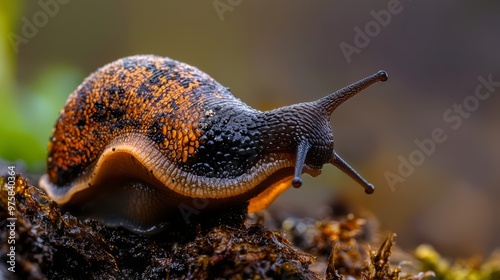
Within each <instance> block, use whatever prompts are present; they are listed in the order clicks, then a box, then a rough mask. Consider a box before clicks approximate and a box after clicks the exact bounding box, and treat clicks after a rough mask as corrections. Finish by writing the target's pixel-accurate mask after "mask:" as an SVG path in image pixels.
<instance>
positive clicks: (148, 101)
mask: <svg viewBox="0 0 500 280" xmlns="http://www.w3.org/2000/svg"><path fill="white" fill-rule="evenodd" d="M242 109H243V110H242ZM256 113H257V114H258V113H260V112H259V111H256V110H253V109H251V108H250V107H248V106H247V105H245V104H244V103H242V102H241V101H240V100H239V99H237V98H235V97H234V96H233V95H232V94H231V93H230V92H229V90H228V89H227V88H225V87H223V86H222V85H220V84H219V83H217V82H216V81H215V80H214V79H213V78H211V77H210V76H208V75H207V74H205V73H203V72H202V71H200V70H198V69H197V68H195V67H192V66H189V65H187V64H184V63H181V62H178V61H175V60H171V59H169V58H163V57H157V56H151V55H143V56H133V57H127V58H123V59H120V60H118V61H116V62H113V63H111V64H108V65H106V66H104V67H103V68H101V69H99V70H98V71H96V72H95V73H94V74H92V75H91V76H89V77H88V78H87V79H86V80H85V81H84V83H83V84H82V85H81V86H79V87H78V88H77V89H76V90H75V91H74V92H73V93H72V95H71V96H70V97H69V99H68V101H67V103H66V105H65V106H64V108H63V110H62V111H61V113H60V116H59V119H58V120H57V123H56V126H55V128H54V131H53V136H52V138H51V139H50V143H49V157H48V167H47V169H48V171H47V174H48V177H49V180H50V181H51V182H52V183H54V184H55V185H58V186H61V187H63V186H66V185H68V184H69V183H70V182H71V181H72V180H75V178H77V177H79V176H81V175H82V174H83V173H85V172H88V169H89V166H91V165H92V164H93V163H95V162H96V160H97V159H98V157H99V156H100V154H101V152H102V151H103V150H104V149H105V148H106V146H107V145H109V144H110V143H111V141H112V139H115V138H117V137H119V136H120V135H126V134H131V133H132V134H133V133H137V134H140V135H143V136H145V137H147V138H148V139H149V140H150V141H151V143H154V145H156V146H157V147H156V148H157V149H158V150H161V151H162V152H163V153H164V156H165V157H166V158H167V159H169V160H170V161H171V162H174V163H175V165H176V168H180V169H182V170H184V171H186V172H191V173H193V174H196V175H200V176H205V177H214V178H228V177H229V178H230V177H236V176H239V175H241V174H242V173H243V172H245V170H246V169H247V168H248V167H249V166H250V165H252V164H254V163H255V162H256V161H257V160H258V157H259V155H260V152H261V150H260V148H259V147H260V146H259V145H258V136H259V135H258V134H259V130H258V126H259V125H258V124H257V123H258V122H259V120H258V118H257V117H256V115H255V114H256ZM241 114H246V115H247V116H243V117H241V118H239V119H240V120H241V121H239V123H233V124H231V125H232V127H231V128H230V129H229V130H228V129H227V125H228V121H229V120H231V119H235V118H234V116H235V115H241ZM252 123H253V124H252ZM252 127H254V128H255V129H253V130H252V129H251V128H252ZM229 134H231V135H229ZM151 172H153V170H151ZM155 172H157V170H155Z"/></svg>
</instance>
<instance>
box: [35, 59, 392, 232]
mask: <svg viewBox="0 0 500 280" xmlns="http://www.w3.org/2000/svg"><path fill="white" fill-rule="evenodd" d="M385 80H387V74H386V73H385V72H384V71H379V72H377V73H376V74H373V75H371V76H369V77H367V78H364V79H362V80H360V81H358V82H356V83H353V84H351V85H349V86H347V87H345V88H343V89H341V90H338V91H336V92H334V93H332V94H330V95H328V96H326V97H323V98H321V99H319V100H317V101H313V102H306V103H300V104H294V105H290V106H286V107H282V108H278V109H275V110H270V111H265V112H262V111H258V110H255V109H253V108H251V107H249V106H248V105H246V104H245V103H243V102H242V101H240V100H239V99H237V98H236V97H234V96H233V95H232V94H231V92H230V90H229V89H228V88H226V87H224V86H222V85H221V84H219V83H218V82H216V81H215V80H214V79H213V78H211V77H210V76H209V75H208V74H206V73H204V72H202V71H200V70H199V69H197V68H195V67H193V66H190V65H187V64H185V63H182V62H179V61H176V60H172V59H169V58H165V57H158V56H153V55H137V56H131V57H126V58H122V59H119V60H117V61H115V62H112V63H110V64H107V65H105V66H104V67H102V68H100V69H99V70H97V71H96V72H94V73H93V74H91V75H90V76H89V77H88V78H86V79H85V80H84V82H83V83H82V84H81V85H80V86H79V87H78V88H77V89H76V90H75V91H74V92H73V93H72V94H71V95H70V96H69V98H68V100H67V101H66V104H65V105H64V108H63V109H62V110H61V112H60V115H59V118H58V120H57V122H56V124H55V127H54V129H53V134H52V137H51V138H50V141H49V144H48V159H47V172H46V174H45V175H43V176H42V177H41V179H40V182H39V183H40V186H41V187H42V188H43V189H44V190H45V191H46V192H47V194H48V195H49V196H50V197H51V198H52V199H53V200H54V201H56V202H57V203H59V204H61V205H63V206H68V207H70V208H74V209H78V211H80V213H83V214H84V215H86V216H89V217H93V218H96V219H98V220H100V221H101V222H103V223H104V224H106V225H110V226H122V227H125V228H127V229H129V230H131V231H134V232H138V233H154V232H156V231H158V230H160V229H162V228H163V226H164V225H165V222H167V223H168V221H169V220H171V219H173V217H178V216H179V215H180V214H179V209H181V208H182V207H183V206H187V207H189V209H198V210H199V211H211V210H214V209H225V208H228V207H232V206H235V205H239V204H242V203H246V202H248V203H249V204H248V211H249V212H255V211H258V210H260V209H263V208H265V207H267V206H268V205H269V204H270V203H271V202H272V201H273V200H274V199H275V198H276V197H277V196H278V195H279V194H280V193H282V192H283V191H285V190H286V189H287V188H288V187H289V186H290V185H293V186H294V187H300V186H301V184H302V179H301V176H302V173H308V174H310V175H312V176H317V175H319V173H320V172H321V169H322V167H323V165H324V164H327V163H330V164H333V165H334V166H336V167H338V168H339V169H340V170H342V171H343V172H345V173H346V174H347V175H349V176H350V177H352V178H353V179H354V180H356V181H357V182H358V183H359V184H361V185H362V186H363V187H364V188H365V190H366V192H367V193H371V192H373V190H374V187H373V186H372V185H371V184H369V183H368V182H367V181H365V180H364V179H363V178H362V177H361V176H360V175H359V174H358V173H357V172H356V171H354V170H353V169H352V168H351V167H350V166H349V165H348V164H347V163H346V162H345V161H344V160H343V159H342V158H341V157H340V156H339V155H338V154H337V153H336V152H335V151H334V147H333V143H334V142H333V135H332V130H331V126H330V115H331V114H332V112H333V111H334V110H335V109H336V108H337V107H338V106H339V105H340V104H342V103H343V102H345V101H346V100H348V99H349V98H351V97H352V96H354V95H355V94H356V93H358V92H359V91H361V90H363V89H365V88H367V87H368V86H370V85H372V84H374V83H376V82H378V81H385Z"/></svg>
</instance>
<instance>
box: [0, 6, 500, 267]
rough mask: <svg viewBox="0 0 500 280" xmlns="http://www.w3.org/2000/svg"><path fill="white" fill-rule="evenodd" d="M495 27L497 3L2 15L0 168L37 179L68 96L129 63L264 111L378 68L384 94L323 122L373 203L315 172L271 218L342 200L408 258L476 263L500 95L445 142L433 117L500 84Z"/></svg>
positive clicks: (498, 227) (499, 164)
mask: <svg viewBox="0 0 500 280" xmlns="http://www.w3.org/2000/svg"><path fill="white" fill-rule="evenodd" d="M389 9H391V10H392V11H393V12H394V11H398V12H397V13H392V14H391V18H390V20H388V19H387V18H385V20H386V23H384V25H385V26H382V25H380V24H378V27H379V29H377V27H376V25H377V24H375V25H374V23H373V21H374V20H375V18H374V15H373V14H374V13H376V14H381V12H380V11H381V10H386V11H389ZM371 11H374V12H371ZM499 12H500V2H498V1H480V2H477V1H476V2H474V1H464V0H462V1H452V0H445V1H438V2H436V1H430V0H427V1H423V0H422V1H411V0H401V1H395V0H388V1H314V2H312V1H310V2H306V1H284V0H280V1H246V0H214V1H212V0H211V1H196V2H194V1H147V2H145V1H118V0H113V1H97V0H91V1H90V0H89V1H76V0H39V1H2V2H1V3H0V35H1V36H0V98H1V99H0V100H1V103H0V104H1V110H0V119H1V121H0V158H3V159H5V160H8V161H17V163H16V165H18V166H26V167H27V169H28V170H29V171H30V172H32V173H35V174H41V173H42V172H43V171H44V160H45V153H46V144H47V141H48V138H49V136H50V132H51V128H52V125H53V124H54V122H55V120H56V118H57V115H58V112H59V110H60V109H61V108H62V106H63V104H64V102H65V100H66V98H67V96H68V94H69V93H70V92H71V91H73V90H74V89H75V88H76V87H77V86H78V84H80V83H81V81H82V80H83V78H84V77H85V76H87V75H88V74H89V73H91V72H92V71H94V70H95V69H97V68H98V67H101V66H103V65H104V64H106V63H108V62H111V61H113V60H115V59H118V58H120V57H124V56H128V55H133V54H146V53H152V54H157V55H161V56H169V57H171V58H174V59H177V60H180V61H183V62H187V63H189V64H191V65H195V66H197V67H199V68H200V69H202V70H203V71H205V72H207V73H209V74H210V75H211V76H212V77H214V78H215V79H216V80H217V81H219V82H220V83H222V84H223V85H225V86H228V87H230V88H231V90H232V92H233V93H234V94H235V95H236V96H237V97H239V98H241V99H242V100H243V101H244V102H246V103H247V104H249V105H250V106H252V107H254V108H258V109H262V110H265V109H271V108H275V107H278V106H283V105H288V104H291V103H297V102H303V101H310V100H314V99H317V98H320V97H322V96H324V95H326V94H328V93H330V92H332V91H334V90H337V89H339V88H340V87H343V86H345V85H347V84H349V83H352V82H354V81H356V80H358V79H360V78H363V77H365V76H367V75H369V74H372V73H374V72H375V71H377V70H379V69H384V70H386V71H387V72H388V73H389V77H390V78H389V81H388V82H386V83H380V84H377V85H375V86H373V87H371V88H370V89H368V90H366V91H364V92H363V93H361V94H360V95H358V96H356V97H355V98H354V99H353V100H350V101H349V102H348V103H345V104H344V105H343V106H341V107H340V108H339V109H337V111H336V112H334V114H333V117H332V125H333V128H334V134H335V135H334V137H335V140H336V150H337V151H338V153H339V154H340V155H342V156H343V158H344V159H345V160H347V161H348V162H349V163H350V164H351V165H352V166H353V167H355V168H356V169H357V170H358V171H359V172H360V173H362V174H363V176H364V177H365V178H367V179H368V180H369V181H371V182H372V183H373V184H374V185H375V186H376V187H377V189H376V192H375V193H374V194H373V195H366V194H364V192H363V191H362V189H361V188H360V187H359V186H358V185H357V184H356V183H355V182H353V181H352V180H350V179H349V178H347V176H345V175H344V174H343V173H341V172H340V171H338V170H337V169H335V168H334V167H333V166H325V167H324V171H323V174H322V175H321V176H319V177H317V178H311V177H309V176H305V183H304V185H303V187H302V188H300V189H290V190H289V191H287V192H286V193H285V194H284V195H283V196H281V197H280V198H279V199H278V200H277V201H276V202H275V203H274V204H273V205H272V206H271V210H272V211H275V212H283V211H285V212H286V213H288V215H296V216H299V217H306V216H311V215H312V216H314V215H322V214H324V213H323V212H324V211H325V208H324V207H322V205H331V203H332V201H340V200H341V201H344V202H345V201H347V202H348V203H349V204H351V205H356V208H358V209H363V211H365V212H366V213H371V214H370V215H372V216H374V217H376V219H378V221H379V226H380V228H381V229H382V230H384V231H387V232H396V233H397V234H398V237H397V242H398V244H399V245H400V246H402V247H403V248H404V249H406V250H412V249H413V248H414V247H415V246H417V245H418V244H420V243H429V244H431V245H433V246H434V247H436V248H437V249H438V250H439V251H440V252H442V253H443V254H445V255H447V256H450V257H467V256H473V255H479V256H486V255H487V254H489V253H490V252H491V251H492V250H494V248H497V247H500V221H499V218H498V216H499V214H500V188H499V184H500V172H499V169H500V129H499V128H500V110H499V109H500V96H499V95H500V87H497V88H495V89H494V91H493V92H492V93H491V95H490V96H489V98H487V99H486V100H484V101H479V104H478V106H477V108H475V109H474V110H473V111H471V112H469V116H468V117H467V118H463V117H462V118H461V120H462V121H463V122H462V123H461V125H460V126H459V127H458V128H457V129H455V130H454V129H452V128H451V124H452V123H449V122H446V121H445V120H444V119H443V114H444V113H445V112H446V111H447V110H450V109H453V106H454V104H462V103H463V102H464V100H465V99H466V98H469V99H467V100H470V98H471V97H470V96H473V94H474V92H475V89H476V86H478V85H479V81H478V77H479V76H483V77H486V78H487V77H488V76H489V75H492V79H493V80H494V81H500V51H499V50H500V36H499V35H500V17H499V16H498V14H499ZM382 13H383V12H382ZM367 24H368V27H369V28H371V29H369V32H370V30H371V32H372V33H371V34H372V35H373V36H370V37H368V38H369V42H364V45H363V46H362V47H360V48H359V49H358V50H357V52H356V53H353V54H352V55H350V56H349V59H346V56H345V55H344V53H343V52H342V50H341V48H340V44H341V43H342V42H345V43H346V44H349V45H351V46H354V47H356V43H355V35H356V29H355V28H356V27H358V28H360V29H361V30H365V27H366V26H367ZM364 33H365V34H366V31H364ZM365 41H366V40H365ZM359 46H361V45H359V42H358V47H359ZM348 60H350V61H348ZM471 104H472V103H471ZM455 115H456V114H455ZM436 128H442V129H443V130H444V132H445V134H446V136H447V139H446V141H445V142H444V143H439V144H436V148H435V150H434V152H433V153H432V154H430V155H429V156H426V157H425V158H424V161H423V163H422V164H420V165H419V166H416V167H415V170H414V172H413V173H412V174H411V175H409V176H407V177H404V180H403V182H398V183H397V184H395V185H394V186H392V187H391V186H390V185H391V184H389V183H388V181H387V180H386V175H387V172H392V173H395V174H398V165H399V164H400V159H399V158H400V157H403V158H405V159H409V155H410V154H411V153H412V152H413V151H415V150H416V149H418V147H417V146H416V144H415V140H417V139H418V140H423V139H426V138H430V137H431V134H432V131H433V130H434V129H436Z"/></svg>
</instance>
